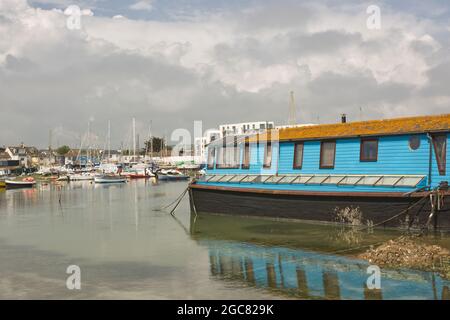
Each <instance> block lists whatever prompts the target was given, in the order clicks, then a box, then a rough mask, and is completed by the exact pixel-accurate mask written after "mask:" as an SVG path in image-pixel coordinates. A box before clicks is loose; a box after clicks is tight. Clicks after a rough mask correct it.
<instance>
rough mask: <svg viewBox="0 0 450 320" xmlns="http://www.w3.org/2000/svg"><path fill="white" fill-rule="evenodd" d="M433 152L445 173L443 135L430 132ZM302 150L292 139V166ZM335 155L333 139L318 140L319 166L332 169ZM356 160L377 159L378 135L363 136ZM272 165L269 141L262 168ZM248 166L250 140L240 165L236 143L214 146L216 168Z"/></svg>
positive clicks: (413, 146) (412, 143)
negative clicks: (219, 146)
mask: <svg viewBox="0 0 450 320" xmlns="http://www.w3.org/2000/svg"><path fill="white" fill-rule="evenodd" d="M432 141H433V146H434V153H435V156H436V161H437V164H438V170H439V174H440V175H445V169H446V150H447V135H445V134H444V135H443V134H440V135H434V136H433V137H432ZM408 143H409V148H410V150H412V151H414V150H417V149H418V148H419V147H420V137H419V136H417V135H415V136H411V137H410V139H409V141H408ZM215 150H216V149H215V148H210V149H209V152H208V163H207V165H208V169H213V168H214V160H215V157H216V154H215ZM303 150H304V143H303V142H296V143H295V144H294V159H293V164H292V167H293V168H294V169H301V168H302V166H303ZM335 158H336V141H334V140H333V141H322V142H321V144H320V163H319V168H321V169H333V168H334V163H335ZM360 161H361V162H376V161H378V139H377V138H364V139H361V143H360ZM271 165H272V144H271V143H270V142H269V143H267V144H266V147H265V148H264V162H263V167H264V168H270V167H271ZM239 167H241V168H242V169H249V168H250V144H249V143H248V142H246V143H245V144H244V155H243V159H242V165H241V164H240V147H239V146H238V145H237V143H236V144H235V145H233V146H232V147H222V148H218V157H217V159H216V168H217V169H230V168H239Z"/></svg>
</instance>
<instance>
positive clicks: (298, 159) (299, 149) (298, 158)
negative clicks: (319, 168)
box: [293, 142, 303, 169]
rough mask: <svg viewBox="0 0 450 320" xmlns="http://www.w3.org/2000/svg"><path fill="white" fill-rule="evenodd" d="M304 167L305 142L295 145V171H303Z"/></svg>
mask: <svg viewBox="0 0 450 320" xmlns="http://www.w3.org/2000/svg"><path fill="white" fill-rule="evenodd" d="M302 165H303V142H297V143H296V144H294V165H293V167H294V169H301V168H302Z"/></svg>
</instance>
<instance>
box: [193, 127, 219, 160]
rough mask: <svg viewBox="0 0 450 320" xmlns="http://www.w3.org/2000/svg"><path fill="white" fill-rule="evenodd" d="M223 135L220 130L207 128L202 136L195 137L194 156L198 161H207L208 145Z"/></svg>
mask: <svg viewBox="0 0 450 320" xmlns="http://www.w3.org/2000/svg"><path fill="white" fill-rule="evenodd" d="M221 137H222V134H221V131H220V130H213V129H211V130H207V131H206V133H205V135H204V136H203V137H201V138H195V141H194V156H195V159H196V162H197V163H199V164H201V163H206V158H207V155H206V146H207V145H208V144H209V143H211V141H214V140H218V139H220V138H221Z"/></svg>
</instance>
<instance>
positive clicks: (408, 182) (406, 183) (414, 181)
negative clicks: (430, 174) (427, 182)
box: [395, 176, 424, 187]
mask: <svg viewBox="0 0 450 320" xmlns="http://www.w3.org/2000/svg"><path fill="white" fill-rule="evenodd" d="M423 179H424V176H418V177H403V178H401V179H400V181H399V182H397V183H396V185H395V186H397V187H415V186H417V185H418V184H419V183H420V182H421V181H422V180H423Z"/></svg>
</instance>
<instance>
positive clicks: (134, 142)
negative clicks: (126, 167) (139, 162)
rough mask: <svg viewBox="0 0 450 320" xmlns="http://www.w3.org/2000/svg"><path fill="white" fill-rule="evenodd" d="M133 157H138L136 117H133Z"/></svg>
mask: <svg viewBox="0 0 450 320" xmlns="http://www.w3.org/2000/svg"><path fill="white" fill-rule="evenodd" d="M133 158H136V119H135V118H133Z"/></svg>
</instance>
